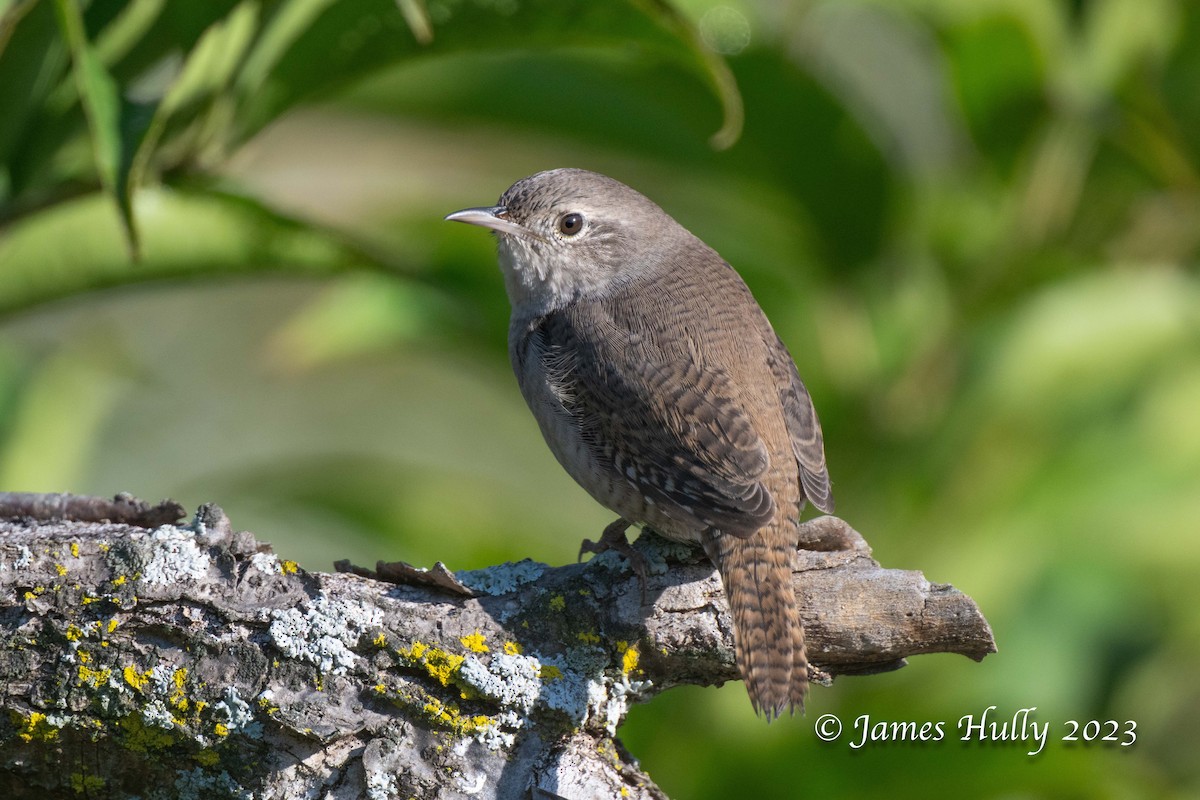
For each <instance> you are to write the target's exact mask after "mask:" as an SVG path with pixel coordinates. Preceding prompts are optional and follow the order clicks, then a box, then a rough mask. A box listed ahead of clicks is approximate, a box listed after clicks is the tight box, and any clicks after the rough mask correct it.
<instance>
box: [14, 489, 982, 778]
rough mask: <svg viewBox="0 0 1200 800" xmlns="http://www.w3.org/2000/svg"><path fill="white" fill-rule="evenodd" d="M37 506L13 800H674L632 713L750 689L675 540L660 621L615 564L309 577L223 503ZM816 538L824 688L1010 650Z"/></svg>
mask: <svg viewBox="0 0 1200 800" xmlns="http://www.w3.org/2000/svg"><path fill="white" fill-rule="evenodd" d="M56 497H57V496H56ZM103 502H106V501H95V502H94V503H92V504H87V503H85V504H84V505H83V506H82V507H84V508H87V509H91V510H90V511H89V512H88V513H89V514H91V513H92V512H93V511H94V510H95V509H96V508H98V507H100V505H101V504H102V503H103ZM108 502H111V501H108ZM18 505H19V508H16V507H9V508H6V507H5V503H4V500H3V498H0V519H4V518H8V519H9V521H7V522H3V521H0V682H2V683H3V685H4V687H5V689H4V696H3V698H2V699H0V702H2V704H3V707H4V710H5V711H6V712H7V714H5V715H0V796H19V795H21V794H22V793H25V792H28V791H29V790H31V789H35V788H36V789H41V790H46V791H49V792H63V791H65V789H66V788H68V787H69V788H72V789H74V790H75V791H76V792H78V793H79V796H86V797H89V798H108V797H112V798H118V797H122V798H123V797H133V796H140V797H145V798H153V797H175V796H182V795H183V794H184V793H185V790H186V791H190V792H191V793H192V795H193V796H197V797H205V796H223V797H228V796H239V795H244V796H251V795H252V796H254V797H300V796H326V797H360V796H370V797H392V796H402V797H421V798H426V797H428V798H433V797H439V798H445V797H460V796H461V797H467V796H471V797H497V798H525V797H567V798H592V797H596V798H600V797H604V798H611V797H616V796H627V797H631V798H662V797H664V795H663V794H662V792H661V791H660V790H659V789H658V788H657V787H656V786H655V785H654V783H653V782H652V781H651V780H650V778H649V777H648V776H647V775H645V774H644V773H642V772H641V771H640V770H639V769H638V767H637V765H636V763H635V762H634V761H633V760H632V758H631V757H630V756H629V755H628V754H627V753H626V752H625V751H624V749H623V747H622V746H621V744H620V742H619V741H618V740H617V739H616V738H615V733H616V730H617V727H618V726H619V724H620V723H621V721H622V720H623V719H624V716H625V712H626V710H627V709H628V707H629V705H630V704H631V703H638V702H645V701H646V700H648V699H649V698H650V697H652V696H654V695H655V694H657V693H658V692H661V691H665V690H667V689H669V688H671V687H672V686H676V685H680V684H701V685H710V684H719V683H722V682H724V681H726V680H732V679H735V678H736V668H735V666H734V662H733V649H732V634H731V630H732V627H731V624H730V619H729V611H728V608H727V606H726V604H725V599H724V593H723V592H722V589H721V585H720V581H719V579H718V578H717V576H716V574H715V572H714V571H713V569H712V567H711V565H709V564H708V563H707V561H704V560H703V559H702V557H698V556H697V554H696V553H695V552H693V551H690V550H688V549H686V548H680V547H678V546H676V545H672V544H670V543H667V542H665V541H663V540H661V539H658V538H657V537H652V536H651V537H647V536H643V537H641V539H639V541H638V542H637V545H636V546H637V547H638V548H639V549H640V550H641V551H642V552H643V554H644V555H646V557H647V558H648V559H649V561H650V563H651V565H652V569H651V574H650V576H649V579H648V581H647V586H646V590H647V592H646V600H645V604H643V602H642V592H641V587H640V586H639V584H638V581H637V579H636V578H635V577H634V576H633V575H632V574H630V573H629V572H628V570H627V569H625V567H624V561H623V560H622V559H621V558H619V557H617V556H616V555H615V554H605V555H604V556H600V557H597V558H594V559H592V560H591V561H590V562H588V563H586V564H573V565H568V566H564V567H547V566H546V565H544V564H538V563H536V562H533V561H528V560H526V561H522V562H518V563H515V564H504V565H500V566H497V567H492V568H489V569H485V570H476V571H470V572H459V573H450V572H449V571H448V570H446V569H445V568H444V567H442V568H441V569H436V568H435V570H432V571H429V572H423V571H420V570H415V569H414V568H411V567H407V565H399V564H380V565H378V567H377V570H376V571H374V572H373V571H370V570H363V569H361V568H352V567H350V566H349V565H345V564H343V565H341V567H342V568H343V569H345V570H348V571H347V572H341V573H334V574H326V573H307V572H304V571H303V570H300V569H299V568H298V567H297V566H296V564H295V563H294V562H290V561H286V560H280V559H279V558H278V557H277V556H275V555H274V554H273V553H272V552H271V551H270V549H269V547H268V546H266V545H263V544H261V543H259V542H258V541H256V540H255V539H254V537H253V536H252V535H251V534H249V533H244V532H240V533H239V532H234V531H233V530H232V529H231V527H230V526H229V523H228V521H227V520H226V519H225V516H224V514H223V513H221V512H220V509H218V508H216V507H215V506H206V507H203V508H201V510H200V512H199V513H198V514H197V517H196V519H195V520H194V521H193V522H192V523H191V524H190V525H188V526H176V525H172V524H164V525H161V526H160V527H157V528H154V529H147V528H142V527H137V526H136V525H132V524H123V523H115V522H113V523H106V522H96V521H73V520H69V519H64V518H63V516H64V515H63V514H62V513H55V514H54V515H52V516H50V517H48V518H40V519H39V518H38V516H37V515H36V514H31V513H29V511H30V509H31V508H52V509H55V508H57V509H59V510H61V504H57V501H55V502H53V503H51V502H47V503H44V504H43V505H41V506H38V505H37V504H33V505H31V504H30V502H29V500H28V499H25V500H22V501H21V503H20V504H18ZM13 517H16V518H17V519H15V520H13ZM92 518H93V517H89V519H92ZM804 530H805V540H804V542H803V544H804V545H805V546H806V547H820V548H821V549H820V550H804V551H801V552H800V554H799V558H798V560H797V563H798V565H797V570H796V575H795V579H796V588H797V593H798V599H799V602H800V607H801V614H802V616H803V618H804V624H805V628H806V630H807V633H808V646H809V657H810V659H811V660H812V662H813V663H814V664H815V665H818V667H819V673H818V675H817V676H816V678H817V680H818V681H819V682H825V683H828V682H829V680H831V678H832V676H834V675H837V674H848V673H860V674H861V673H869V672H878V671H881V670H886V669H894V668H897V667H899V666H903V664H904V658H905V657H907V656H909V655H914V654H917V653H929V652H955V653H962V654H964V655H967V656H969V657H971V658H974V659H977V660H978V659H981V658H983V657H984V656H985V655H986V654H987V653H990V652H994V650H995V647H994V644H993V642H992V637H991V631H990V630H989V629H988V626H987V622H986V621H985V620H984V619H983V617H982V616H981V615H980V613H979V611H978V609H977V608H976V607H975V605H974V603H973V602H972V601H971V600H970V598H968V597H966V596H965V595H963V594H962V593H960V592H958V591H957V590H956V589H954V588H953V587H950V586H947V585H937V584H930V583H929V582H928V581H926V580H925V579H924V577H922V576H921V575H920V573H916V572H904V571H899V570H885V569H882V568H880V567H879V565H878V564H876V563H875V562H874V561H873V560H871V558H870V556H869V550H868V548H867V546H866V544H865V542H863V540H862V538H861V537H860V536H859V535H858V534H857V533H855V532H854V531H853V530H852V529H850V528H849V526H847V525H846V524H845V523H844V522H842V521H841V520H839V519H837V518H834V517H820V518H818V519H816V520H812V521H810V522H809V523H806V525H805V526H804ZM438 566H439V567H440V566H441V565H440V564H439V565H438ZM376 575H383V576H385V577H388V578H389V579H390V580H400V581H403V583H400V584H396V583H388V582H383V581H380V580H376V579H374V577H372V576H376ZM623 791H624V793H625V794H624V795H622V792H623ZM309 793H312V794H309Z"/></svg>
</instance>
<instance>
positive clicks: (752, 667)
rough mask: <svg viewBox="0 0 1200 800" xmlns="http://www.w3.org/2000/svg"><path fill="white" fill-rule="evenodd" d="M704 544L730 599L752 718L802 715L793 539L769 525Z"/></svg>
mask: <svg viewBox="0 0 1200 800" xmlns="http://www.w3.org/2000/svg"><path fill="white" fill-rule="evenodd" d="M703 541H704V549H705V552H707V554H708V557H709V558H710V559H712V562H713V563H714V564H716V566H717V569H718V570H719V571H720V573H721V581H722V582H723V583H724V585H725V596H726V597H728V598H729V608H730V611H731V613H732V614H733V634H734V648H735V656H736V658H737V665H738V670H739V671H740V672H741V674H742V680H743V681H745V683H746V692H747V693H748V694H749V695H750V703H751V704H752V705H753V706H754V710H755V712H756V713H762V714H765V715H766V717H767V720H768V721H769V720H771V719H773V718H775V717H778V716H780V715H781V714H783V712H784V710H787V711H790V712H795V711H796V710H800V711H801V712H803V711H804V696H805V694H806V693H807V692H808V659H807V657H806V655H805V650H804V627H803V626H802V625H801V624H800V617H799V616H798V615H797V613H796V592H795V590H794V589H793V587H792V565H793V561H794V559H795V555H796V549H795V547H794V546H791V545H789V544H788V542H789V541H791V538H790V537H787V536H780V535H779V532H778V531H773V530H772V529H771V526H770V525H768V526H767V527H766V528H763V529H762V530H759V531H757V532H756V533H755V534H753V535H752V536H750V537H749V538H746V539H739V538H737V537H735V536H731V535H729V534H720V533H710V534H705V535H704V539H703Z"/></svg>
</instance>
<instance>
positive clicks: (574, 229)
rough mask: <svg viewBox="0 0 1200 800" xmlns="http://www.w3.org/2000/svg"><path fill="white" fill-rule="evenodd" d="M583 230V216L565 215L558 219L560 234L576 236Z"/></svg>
mask: <svg viewBox="0 0 1200 800" xmlns="http://www.w3.org/2000/svg"><path fill="white" fill-rule="evenodd" d="M581 230H583V215H582V214H574V213H572V214H563V215H562V216H561V217H559V218H558V232H559V233H561V234H562V235H563V236H574V235H575V234H577V233H579V232H580V231H581Z"/></svg>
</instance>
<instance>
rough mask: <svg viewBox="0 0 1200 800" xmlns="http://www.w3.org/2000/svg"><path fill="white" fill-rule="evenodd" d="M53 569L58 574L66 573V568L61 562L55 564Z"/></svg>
mask: <svg viewBox="0 0 1200 800" xmlns="http://www.w3.org/2000/svg"><path fill="white" fill-rule="evenodd" d="M54 571H55V572H57V573H58V574H59V575H60V576H62V575H66V574H67V568H66V566H65V565H63V564H55V565H54Z"/></svg>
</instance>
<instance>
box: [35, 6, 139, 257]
mask: <svg viewBox="0 0 1200 800" xmlns="http://www.w3.org/2000/svg"><path fill="white" fill-rule="evenodd" d="M55 10H56V11H57V13H58V21H59V26H60V27H61V29H62V34H63V38H64V39H66V42H67V48H68V50H69V51H70V53H71V63H72V71H73V72H74V76H75V83H76V85H77V87H78V90H79V97H80V100H81V102H82V104H83V109H84V113H85V114H86V115H87V120H88V130H89V131H90V132H91V138H92V152H93V157H94V159H95V164H96V171H97V172H98V173H99V176H100V183H101V184H102V185H103V186H104V188H105V190H106V191H107V192H108V194H109V196H110V197H111V198H112V199H113V201H114V202H115V203H116V206H117V210H118V212H119V213H120V215H121V224H122V226H123V227H124V230H125V237H126V241H127V244H128V247H129V252H130V254H131V255H132V257H133V258H135V259H136V258H137V256H138V252H139V249H140V248H139V241H138V230H137V225H136V223H135V220H134V216H133V206H132V200H131V192H130V184H129V171H130V168H131V166H132V164H133V154H134V153H135V152H136V150H137V147H138V145H139V144H140V143H141V141H142V138H143V137H144V136H145V134H146V131H147V130H148V129H149V126H150V121H151V119H152V118H153V114H152V113H147V109H146V107H145V106H144V105H143V104H138V103H131V102H128V101H126V100H124V99H123V98H122V97H121V93H120V90H119V88H118V86H117V82H116V81H115V80H114V79H113V77H112V75H111V74H110V73H109V71H108V70H107V69H106V68H105V66H104V64H103V63H102V62H101V61H100V58H99V57H98V56H97V55H96V52H95V50H94V49H93V48H92V46H91V43H90V42H89V41H88V38H87V32H86V31H85V29H84V24H83V13H82V12H81V11H80V8H79V5H78V4H77V3H75V2H73V0H56V1H55Z"/></svg>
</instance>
